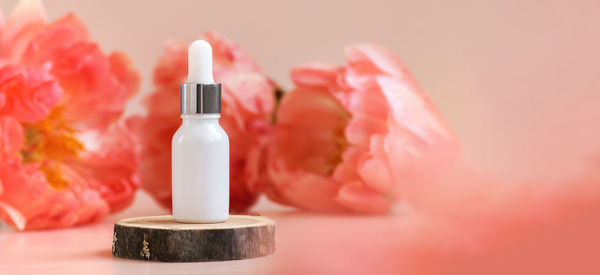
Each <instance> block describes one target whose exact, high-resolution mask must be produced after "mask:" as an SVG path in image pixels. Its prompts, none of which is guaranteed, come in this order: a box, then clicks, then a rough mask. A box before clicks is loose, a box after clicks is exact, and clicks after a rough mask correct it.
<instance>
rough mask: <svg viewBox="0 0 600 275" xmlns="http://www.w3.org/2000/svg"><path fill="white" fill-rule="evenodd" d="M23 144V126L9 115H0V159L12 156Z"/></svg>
mask: <svg viewBox="0 0 600 275" xmlns="http://www.w3.org/2000/svg"><path fill="white" fill-rule="evenodd" d="M22 145H23V127H21V124H19V122H18V121H17V120H15V119H13V118H11V117H0V160H1V159H3V158H4V157H6V156H12V155H14V154H15V153H17V152H18V151H19V149H20V148H21V146H22Z"/></svg>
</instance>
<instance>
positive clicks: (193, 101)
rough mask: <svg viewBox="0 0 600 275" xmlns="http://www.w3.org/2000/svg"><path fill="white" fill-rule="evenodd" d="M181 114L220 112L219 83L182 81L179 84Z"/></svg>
mask: <svg viewBox="0 0 600 275" xmlns="http://www.w3.org/2000/svg"><path fill="white" fill-rule="evenodd" d="M179 104H180V105H179V108H180V109H179V110H180V112H181V114H219V113H221V84H220V83H215V84H198V83H183V84H181V85H180V86H179Z"/></svg>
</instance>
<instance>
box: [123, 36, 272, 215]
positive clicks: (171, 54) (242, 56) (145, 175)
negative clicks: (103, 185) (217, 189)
mask: <svg viewBox="0 0 600 275" xmlns="http://www.w3.org/2000/svg"><path fill="white" fill-rule="evenodd" d="M203 39H205V40H206V41H208V42H209V43H210V44H211V46H212V48H213V62H214V63H213V72H214V78H215V81H216V82H220V83H222V85H223V86H222V87H223V91H222V92H223V94H222V101H223V102H222V104H223V107H222V110H223V113H222V114H221V119H220V123H221V125H222V126H223V128H224V129H225V130H226V131H227V134H228V135H229V141H230V182H231V183H230V208H231V210H232V211H243V210H245V209H247V208H248V207H249V206H251V205H252V204H254V202H255V201H256V199H257V197H258V194H259V193H260V191H261V190H262V189H263V187H264V186H265V184H266V174H265V169H264V166H265V165H264V161H263V160H264V158H263V157H262V156H263V150H264V148H265V144H266V141H265V139H266V135H267V133H268V131H269V129H270V127H271V118H272V114H273V109H274V107H275V106H274V105H275V93H274V92H275V89H276V87H275V85H274V84H273V83H272V81H270V80H269V79H268V78H267V77H266V76H265V75H264V74H263V73H262V72H261V71H260V69H259V68H258V66H257V65H256V63H255V62H254V61H253V60H252V59H251V58H250V57H249V56H248V55H247V54H246V53H245V52H244V51H242V50H241V49H240V47H239V46H238V45H236V44H235V43H233V42H232V41H230V40H228V39H226V38H224V37H222V36H221V35H219V34H217V33H213V32H209V33H207V34H206V35H205V36H204V37H203ZM187 47H188V44H187V43H183V42H177V41H170V42H168V43H167V46H166V50H165V53H164V54H163V55H162V57H161V58H160V59H159V61H158V64H157V66H156V69H155V71H154V85H155V90H154V92H153V93H152V94H151V95H150V96H149V97H148V98H146V102H145V104H146V107H147V109H148V114H147V116H145V117H144V118H140V117H137V118H133V119H132V120H131V122H134V123H135V124H137V126H138V127H139V131H138V133H139V135H140V137H141V141H142V145H143V151H142V164H141V167H140V170H141V176H142V186H143V188H144V189H145V190H146V191H148V192H149V193H150V194H151V195H152V196H153V197H154V198H155V199H156V200H157V201H158V202H159V203H160V204H161V205H163V206H165V207H169V208H170V207H171V139H172V137H173V134H174V133H175V131H176V130H177V128H178V127H179V125H180V124H181V119H180V114H179V84H180V83H183V82H185V81H186V76H187Z"/></svg>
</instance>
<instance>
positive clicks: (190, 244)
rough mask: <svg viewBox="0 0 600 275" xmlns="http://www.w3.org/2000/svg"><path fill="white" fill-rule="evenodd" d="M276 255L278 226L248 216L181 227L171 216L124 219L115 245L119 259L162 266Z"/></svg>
mask: <svg viewBox="0 0 600 275" xmlns="http://www.w3.org/2000/svg"><path fill="white" fill-rule="evenodd" d="M273 252H275V222H274V221H273V220H271V219H269V218H267V217H263V216H246V215H230V216H229V219H228V220H227V221H226V222H222V223H209V224H192V223H180V222H176V221H175V220H173V217H172V216H170V215H166V216H151V217H139V218H129V219H122V220H119V221H117V222H116V223H115V228H114V233H113V244H112V253H113V255H114V256H116V257H120V258H126V259H134V260H145V261H160V262H210V261H229V260H241V259H250V258H256V257H263V256H266V255H269V254H271V253H273Z"/></svg>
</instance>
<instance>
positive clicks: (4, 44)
mask: <svg viewBox="0 0 600 275" xmlns="http://www.w3.org/2000/svg"><path fill="white" fill-rule="evenodd" d="M138 85H139V75H138V73H137V72H136V71H135V70H134V69H133V68H132V66H131V62H130V61H129V59H128V58H127V57H126V56H125V55H123V54H121V53H118V52H115V53H112V54H110V55H108V56H106V55H105V54H104V53H103V52H102V51H101V50H100V48H99V46H98V44H97V43H95V42H93V41H92V40H91V39H90V38H89V35H88V33H87V30H86V28H85V26H84V25H83V23H82V22H81V21H80V20H79V19H78V18H77V17H75V16H74V15H71V14H69V15H66V16H64V17H62V18H60V19H58V20H56V21H54V22H52V23H48V22H47V20H46V16H45V12H44V9H43V7H42V6H41V4H40V3H39V1H21V2H20V3H19V4H18V5H17V7H16V8H15V9H14V11H13V12H12V14H11V15H10V16H9V17H8V18H7V20H6V22H5V24H3V23H2V22H0V217H1V218H2V220H4V221H5V222H6V223H8V224H11V225H13V226H15V227H16V228H17V229H18V230H28V229H43V228H58V227H68V226H74V225H79V224H84V223H89V222H94V221H99V220H101V219H103V218H104V217H106V215H108V214H109V213H113V212H116V211H119V210H121V209H123V208H125V207H126V206H127V205H129V204H130V203H131V202H132V200H133V195H134V193H135V191H136V190H137V188H138V186H139V180H138V176H137V163H138V161H139V153H138V149H137V146H136V144H137V142H136V140H135V139H134V138H133V136H132V135H131V133H130V131H129V130H128V129H127V128H126V127H125V125H124V124H123V123H120V122H119V121H118V119H119V117H120V116H121V115H122V113H123V109H124V107H125V103H126V102H127V100H128V99H129V98H130V97H131V96H132V95H133V94H135V93H136V91H137V89H138Z"/></svg>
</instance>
